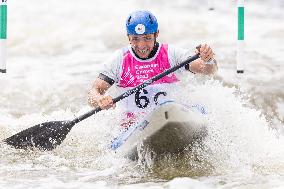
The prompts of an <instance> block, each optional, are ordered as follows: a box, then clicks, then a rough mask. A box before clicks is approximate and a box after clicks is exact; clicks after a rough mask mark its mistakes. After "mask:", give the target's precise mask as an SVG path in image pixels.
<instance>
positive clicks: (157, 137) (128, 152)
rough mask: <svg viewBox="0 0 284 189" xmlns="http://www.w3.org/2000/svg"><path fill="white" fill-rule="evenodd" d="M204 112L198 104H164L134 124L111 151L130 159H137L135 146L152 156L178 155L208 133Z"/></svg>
mask: <svg viewBox="0 0 284 189" xmlns="http://www.w3.org/2000/svg"><path fill="white" fill-rule="evenodd" d="M205 114H206V112H205V110H204V108H203V107H202V106H200V105H192V106H187V105H182V104H179V103H176V102H173V101H166V102H164V103H162V104H160V105H159V106H157V107H156V108H155V109H154V110H153V111H152V112H151V113H150V114H148V115H147V116H146V117H145V118H143V119H142V120H140V121H139V122H138V123H137V124H135V125H133V126H131V127H130V128H128V129H127V130H124V131H123V132H121V133H120V134H119V136H118V137H117V138H115V139H114V140H113V141H112V143H111V149H112V150H114V151H115V152H116V153H118V154H119V155H122V156H125V157H129V158H131V159H134V160H135V159H137V158H138V152H137V147H138V146H144V147H146V148H147V150H151V152H153V153H154V154H155V155H162V154H177V153H180V152H182V151H183V150H184V149H185V148H188V147H190V145H191V144H192V143H193V142H194V141H197V140H199V139H202V138H203V137H204V136H206V134H207V129H206V126H207V122H206V120H205Z"/></svg>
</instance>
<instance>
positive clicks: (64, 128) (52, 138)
mask: <svg viewBox="0 0 284 189" xmlns="http://www.w3.org/2000/svg"><path fill="white" fill-rule="evenodd" d="M74 125H75V123H74V122H71V121H51V122H46V123H41V124H39V125H36V126H33V127H31V128H28V129H26V130H23V131H21V132H19V133H17V134H15V135H13V136H11V137H9V138H7V139H5V140H4V142H5V143H7V144H9V145H11V146H13V147H15V148H22V149H28V148H38V149H40V150H52V149H54V148H55V147H56V146H57V145H59V144H61V142H62V141H63V140H64V139H65V138H66V135H67V134H68V133H69V131H70V130H71V129H72V127H73V126H74Z"/></svg>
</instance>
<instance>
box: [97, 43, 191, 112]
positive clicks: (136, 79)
mask: <svg viewBox="0 0 284 189" xmlns="http://www.w3.org/2000/svg"><path fill="white" fill-rule="evenodd" d="M191 52H192V51H191ZM189 55H190V52H189V51H188V50H184V49H179V48H174V47H171V46H169V45H167V44H160V45H159V47H158V50H157V52H156V54H155V55H154V57H152V58H150V59H147V60H142V59H139V58H138V57H136V56H135V54H134V52H133V51H132V49H131V47H130V46H129V47H128V48H124V49H121V50H119V51H117V52H116V53H115V55H114V56H113V57H111V58H110V59H109V60H108V61H107V62H106V63H105V64H104V69H103V70H102V71H101V73H102V74H103V75H105V76H107V77H109V78H111V79H112V80H113V81H114V82H115V83H116V84H117V86H118V88H119V90H120V93H123V92H125V91H126V90H128V89H130V88H133V87H135V86H137V85H139V84H141V83H143V82H144V81H146V80H148V79H150V78H152V77H154V76H156V75H158V74H160V73H162V72H163V71H165V70H166V69H169V68H171V67H172V66H174V65H176V64H178V63H180V62H181V61H182V60H184V59H186V58H187V57H189ZM179 72H180V70H179V71H177V72H175V73H172V74H170V75H167V76H165V77H163V78H161V79H160V80H158V81H156V82H154V83H153V84H151V85H149V86H147V87H146V88H145V89H142V90H140V91H138V92H137V93H136V94H133V95H131V96H129V97H128V98H126V99H123V100H122V101H121V102H119V103H118V106H120V107H121V109H123V110H125V111H126V112H131V113H143V112H147V111H149V110H151V109H152V108H154V107H155V106H156V105H157V104H158V103H159V102H162V101H164V100H170V99H172V97H171V91H172V90H173V85H175V83H176V82H177V81H179V79H178V75H179Z"/></svg>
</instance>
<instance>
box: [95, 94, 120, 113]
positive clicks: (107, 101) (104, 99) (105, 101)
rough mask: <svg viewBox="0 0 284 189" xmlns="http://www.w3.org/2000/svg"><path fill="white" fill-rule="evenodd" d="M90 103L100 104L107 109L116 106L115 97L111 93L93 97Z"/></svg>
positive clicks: (103, 108)
mask: <svg viewBox="0 0 284 189" xmlns="http://www.w3.org/2000/svg"><path fill="white" fill-rule="evenodd" d="M90 104H91V105H92V106H93V107H97V106H99V107H100V108H101V109H102V110H106V109H109V108H112V107H113V108H115V104H114V103H113V98H112V97H111V96H110V95H106V96H104V95H100V97H97V98H96V99H92V100H91V101H90Z"/></svg>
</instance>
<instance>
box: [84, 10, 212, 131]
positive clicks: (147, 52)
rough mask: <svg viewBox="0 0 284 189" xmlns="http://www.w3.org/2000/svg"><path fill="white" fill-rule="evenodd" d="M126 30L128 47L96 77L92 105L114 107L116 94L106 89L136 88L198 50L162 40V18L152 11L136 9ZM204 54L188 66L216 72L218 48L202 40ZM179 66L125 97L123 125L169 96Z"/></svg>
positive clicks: (195, 70) (206, 72) (197, 70)
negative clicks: (160, 38)
mask: <svg viewBox="0 0 284 189" xmlns="http://www.w3.org/2000/svg"><path fill="white" fill-rule="evenodd" d="M126 31H127V37H128V40H129V45H128V46H127V47H124V48H121V49H119V50H117V51H115V53H114V54H113V55H112V56H111V57H110V58H109V59H108V60H106V61H105V62H104V67H103V69H102V70H101V72H100V74H99V76H98V77H97V78H96V79H95V81H94V82H93V84H92V87H91V89H90V91H89V94H88V102H89V104H90V105H91V106H92V107H97V106H99V107H101V108H102V109H109V108H111V107H114V106H115V104H114V103H113V98H112V97H111V96H110V95H108V94H106V91H107V90H108V89H109V88H110V87H111V86H112V85H113V84H115V85H116V86H117V87H118V89H119V90H121V92H125V91H126V90H128V89H130V88H133V87H135V86H137V85H139V84H141V83H143V82H144V81H146V80H148V79H150V78H152V77H153V76H155V75H157V74H159V73H162V72H163V71H164V70H166V69H168V68H171V67H173V66H175V65H176V64H179V63H180V62H182V61H183V60H185V59H186V58H188V57H189V56H190V55H192V54H193V51H194V50H187V49H182V48H178V47H174V46H172V45H169V44H166V43H159V42H158V41H157V38H158V36H159V29H158V22H157V19H156V17H155V16H154V15H153V14H152V13H151V12H150V11H144V10H143V11H141V10H139V11H135V12H132V13H131V14H130V15H129V16H128V17H127V19H126ZM195 52H196V53H197V52H199V53H200V58H199V59H197V60H195V61H194V62H192V63H191V64H189V65H187V66H186V67H185V68H184V70H187V71H188V73H191V74H204V75H212V74H214V73H215V72H216V70H217V62H216V60H215V59H214V52H213V50H212V48H211V47H210V46H209V45H208V44H202V45H200V46H199V48H197V50H195ZM180 72H183V70H182V69H179V70H177V71H176V72H174V73H173V74H169V75H167V76H165V77H163V78H161V79H160V80H158V81H156V82H155V83H153V84H151V85H149V86H147V87H146V88H144V89H142V90H140V91H138V92H136V93H135V94H133V95H131V96H129V97H128V98H125V99H123V100H122V101H121V102H120V103H119V105H120V106H122V108H121V109H122V110H125V112H124V115H125V116H124V119H123V121H122V126H129V125H131V124H132V123H134V122H135V121H136V118H137V117H139V115H140V114H145V112H147V111H150V110H151V109H152V108H153V107H155V106H156V105H157V104H158V103H159V100H161V99H165V98H168V94H169V93H170V91H169V90H172V89H174V88H173V87H174V85H175V83H176V82H178V81H179V77H180V75H181V74H180Z"/></svg>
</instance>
